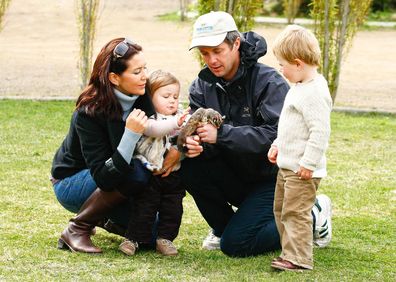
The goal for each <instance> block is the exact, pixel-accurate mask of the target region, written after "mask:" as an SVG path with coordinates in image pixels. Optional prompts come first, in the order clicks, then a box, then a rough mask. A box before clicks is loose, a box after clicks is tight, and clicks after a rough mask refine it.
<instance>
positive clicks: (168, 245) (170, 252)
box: [156, 238, 178, 256]
mask: <svg viewBox="0 0 396 282" xmlns="http://www.w3.org/2000/svg"><path fill="white" fill-rule="evenodd" d="M156 249H157V252H158V253H160V254H162V255H164V256H176V255H177V254H178V253H177V249H176V247H175V245H173V243H172V241H170V240H168V239H162V238H158V239H157V247H156Z"/></svg>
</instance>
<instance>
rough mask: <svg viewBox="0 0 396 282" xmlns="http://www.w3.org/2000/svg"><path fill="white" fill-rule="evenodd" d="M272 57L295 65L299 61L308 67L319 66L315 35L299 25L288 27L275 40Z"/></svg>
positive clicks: (318, 51)
mask: <svg viewBox="0 0 396 282" xmlns="http://www.w3.org/2000/svg"><path fill="white" fill-rule="evenodd" d="M272 50H273V52H274V55H275V56H276V57H278V58H282V59H284V60H286V61H288V62H289V63H290V64H295V63H296V62H295V59H300V60H302V61H303V62H305V63H306V64H308V65H312V66H319V65H320V54H321V53H320V47H319V42H318V40H317V39H316V37H315V35H314V34H313V33H312V32H311V31H310V30H308V29H306V28H303V27H302V26H299V25H288V26H287V27H286V28H285V29H284V30H283V31H282V32H281V33H280V34H279V35H278V36H277V38H276V39H275V42H274V46H273V48H272Z"/></svg>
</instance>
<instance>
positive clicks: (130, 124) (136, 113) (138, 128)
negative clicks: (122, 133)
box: [125, 109, 148, 134]
mask: <svg viewBox="0 0 396 282" xmlns="http://www.w3.org/2000/svg"><path fill="white" fill-rule="evenodd" d="M147 119H148V118H147V116H146V113H145V112H143V111H142V110H139V109H133V111H132V112H131V113H130V114H129V116H128V117H127V119H126V121H125V127H126V128H128V129H129V130H130V131H133V132H135V133H140V134H143V133H144V130H145V129H146V126H147Z"/></svg>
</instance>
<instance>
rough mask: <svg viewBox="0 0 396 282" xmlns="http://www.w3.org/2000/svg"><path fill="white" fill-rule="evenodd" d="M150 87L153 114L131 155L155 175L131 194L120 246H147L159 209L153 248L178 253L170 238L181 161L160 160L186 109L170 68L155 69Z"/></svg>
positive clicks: (130, 251)
mask: <svg viewBox="0 0 396 282" xmlns="http://www.w3.org/2000/svg"><path fill="white" fill-rule="evenodd" d="M149 90H150V92H149V93H150V94H149V95H151V98H152V102H153V105H154V108H155V111H156V114H155V116H152V117H150V118H149V122H148V126H147V128H146V130H145V132H144V135H143V136H142V138H141V139H140V140H139V142H138V144H137V145H136V149H135V156H134V157H135V158H137V159H139V160H141V163H142V164H143V166H144V167H145V168H146V169H147V170H149V171H151V172H153V174H154V176H153V177H151V180H150V183H149V185H148V187H147V188H145V189H144V190H143V191H142V192H141V193H139V194H138V195H134V196H133V198H131V209H132V210H131V215H130V221H129V224H128V229H127V232H126V236H125V237H126V240H125V241H124V242H122V243H121V245H120V250H121V251H122V252H123V253H125V254H127V255H134V254H135V252H136V251H137V250H138V248H139V247H144V246H149V245H150V244H151V241H152V236H153V235H152V234H153V232H152V228H153V225H154V222H155V219H156V216H157V213H158V226H157V232H158V237H157V239H156V250H157V251H158V252H159V253H161V254H163V255H166V256H170V255H177V253H178V252H177V249H176V247H175V246H174V244H173V242H172V241H173V240H174V239H175V238H176V236H177V235H178V233H179V227H180V224H181V218H182V214H183V205H182V200H183V197H184V196H185V194H186V192H185V187H184V185H183V184H182V183H181V181H180V178H179V175H178V173H177V170H178V169H179V168H180V161H179V162H177V163H176V164H175V165H173V166H172V165H168V167H163V163H164V155H165V154H166V153H167V152H168V151H169V149H170V148H171V146H172V145H173V144H171V141H173V140H172V137H175V136H177V133H178V130H179V129H180V127H181V126H182V124H183V122H184V120H185V119H186V116H187V113H188V110H189V109H187V110H186V111H184V112H183V113H179V110H178V105H179V92H180V83H179V81H178V79H177V78H176V77H175V76H173V75H172V74H171V73H169V72H164V71H162V70H157V71H154V72H153V73H152V74H151V75H150V76H149ZM173 139H175V138H173Z"/></svg>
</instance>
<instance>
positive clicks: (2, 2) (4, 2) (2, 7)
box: [0, 0, 11, 31]
mask: <svg viewBox="0 0 396 282" xmlns="http://www.w3.org/2000/svg"><path fill="white" fill-rule="evenodd" d="M10 3H11V0H0V31H1V30H2V27H3V26H2V23H3V17H4V14H5V12H6V11H7V8H8V6H9V5H10Z"/></svg>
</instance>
